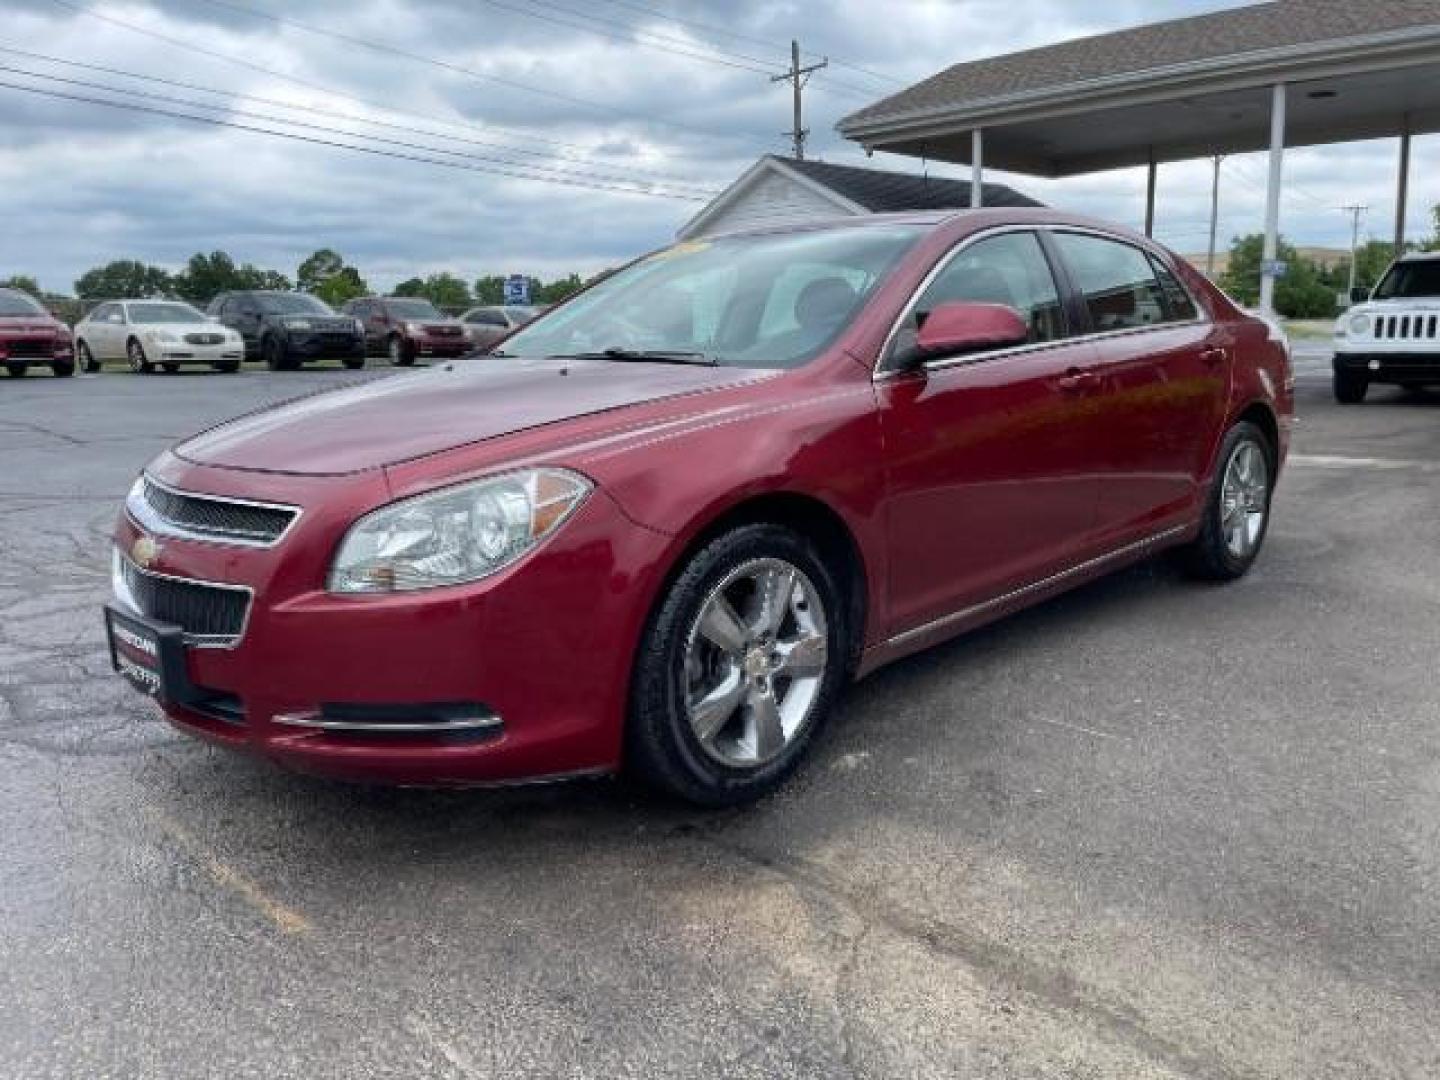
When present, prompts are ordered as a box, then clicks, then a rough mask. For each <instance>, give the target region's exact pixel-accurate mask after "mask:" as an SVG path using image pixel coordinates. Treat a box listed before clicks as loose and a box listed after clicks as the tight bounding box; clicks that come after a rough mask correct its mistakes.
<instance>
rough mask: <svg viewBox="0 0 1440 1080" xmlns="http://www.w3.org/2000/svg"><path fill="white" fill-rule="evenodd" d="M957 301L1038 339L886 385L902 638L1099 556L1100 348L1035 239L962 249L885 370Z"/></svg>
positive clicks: (890, 526) (890, 511)
mask: <svg viewBox="0 0 1440 1080" xmlns="http://www.w3.org/2000/svg"><path fill="white" fill-rule="evenodd" d="M954 300H976V301H985V302H990V303H1002V304H1007V305H1009V306H1010V307H1013V308H1015V309H1016V310H1017V311H1018V312H1019V313H1020V314H1021V316H1022V317H1023V318H1024V319H1025V320H1026V322H1027V323H1028V325H1029V327H1030V342H1029V343H1028V344H1026V345H1024V346H1020V347H1015V348H1007V349H1000V350H994V351H990V352H984V353H977V354H972V355H968V356H963V357H959V358H955V359H949V360H943V361H938V362H932V363H930V364H928V365H926V366H924V367H923V368H920V369H918V370H906V371H889V372H886V371H884V370H883V369H882V371H881V373H880V374H879V375H878V376H877V381H876V391H877V396H878V405H879V408H880V414H881V423H882V427H883V432H884V440H885V442H884V447H885V450H884V452H885V467H886V473H887V478H888V507H887V515H886V516H887V532H888V538H889V548H890V610H891V616H892V618H891V632H892V634H900V633H904V632H906V631H909V630H914V629H916V628H919V627H922V626H924V625H926V624H928V623H930V622H933V621H936V620H942V619H946V618H947V617H949V616H954V615H957V614H959V613H963V612H965V611H966V610H968V609H970V608H972V607H974V606H976V605H985V604H986V603H987V602H989V601H992V600H994V599H996V598H997V597H1000V596H1003V595H1004V594H1005V593H1007V592H1008V591H1011V590H1013V589H1016V588H1019V587H1022V586H1024V585H1028V584H1031V583H1033V582H1036V581H1039V580H1041V579H1043V578H1045V577H1047V576H1048V575H1050V574H1053V573H1055V572H1057V571H1058V570H1061V569H1063V568H1066V567H1068V566H1070V565H1073V564H1074V563H1076V562H1079V561H1082V560H1083V559H1084V558H1085V557H1086V555H1087V554H1089V553H1090V552H1091V550H1092V548H1093V534H1094V531H1095V526H1096V512H1095V500H1096V488H1095V474H1096V471H1097V469H1098V467H1099V462H1098V460H1097V456H1098V454H1099V453H1100V452H1101V448H1102V447H1103V445H1104V438H1103V435H1104V433H1103V431H1102V430H1101V427H1102V423H1101V421H1100V419H1099V418H1098V416H1097V414H1096V411H1095V405H1096V394H1097V392H1098V384H1097V381H1096V377H1095V376H1094V374H1093V372H1092V368H1093V366H1094V362H1095V353H1094V347H1093V346H1092V345H1091V344H1090V343H1089V342H1086V341H1083V340H1078V339H1076V338H1075V337H1074V336H1073V333H1072V331H1073V327H1072V325H1071V319H1070V316H1069V315H1068V313H1067V311H1066V305H1065V304H1064V303H1063V302H1062V300H1061V290H1060V288H1059V286H1058V285H1057V279H1056V277H1055V274H1054V272H1053V269H1052V266H1051V264H1050V261H1049V259H1048V258H1047V255H1046V253H1045V251H1044V249H1043V248H1042V246H1041V244H1040V241H1039V239H1038V237H1037V236H1036V235H1035V233H1033V232H1032V231H1029V230H1013V231H1007V232H1002V233H999V234H993V235H988V236H984V237H982V238H980V239H977V240H972V241H968V242H964V243H962V245H961V246H960V248H959V249H958V250H957V251H956V252H954V253H952V255H951V256H950V257H949V261H948V262H947V263H944V264H942V267H941V268H940V269H939V271H938V272H937V273H936V274H935V275H934V276H933V277H932V279H931V280H930V282H929V283H928V284H927V285H926V286H924V287H923V288H922V290H921V293H920V295H919V297H918V298H917V300H916V301H915V302H914V305H913V307H912V309H911V311H910V313H909V314H907V315H906V317H905V318H904V319H903V320H902V322H901V324H900V328H899V330H898V332H897V334H896V335H895V341H894V342H893V343H892V345H891V354H890V356H889V357H887V358H886V360H885V363H886V364H890V363H893V361H894V357H895V354H896V353H898V352H899V351H900V350H902V349H903V348H904V346H905V344H906V339H907V336H909V337H912V338H913V334H914V332H915V331H916V329H917V328H918V326H919V325H920V324H921V323H923V320H924V318H925V316H926V315H927V314H928V313H929V312H930V311H931V310H932V309H933V308H934V307H935V306H936V305H937V304H940V303H944V302H946V301H954Z"/></svg>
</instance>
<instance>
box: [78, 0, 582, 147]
mask: <svg viewBox="0 0 1440 1080" xmlns="http://www.w3.org/2000/svg"><path fill="white" fill-rule="evenodd" d="M50 2H51V3H52V4H56V5H58V6H60V7H63V8H67V9H69V10H71V11H74V12H75V13H76V14H79V15H85V16H88V17H90V18H92V19H97V20H99V21H100V22H104V23H109V24H110V25H111V26H118V27H120V28H122V29H124V30H128V31H130V32H131V33H135V34H141V35H143V36H145V37H149V38H154V39H155V40H156V41H163V42H165V43H166V44H167V45H174V46H176V47H177V48H180V49H183V50H185V51H187V52H191V53H195V54H197V55H200V56H208V57H211V58H212V59H215V60H221V61H224V62H225V63H227V64H233V65H235V66H237V67H242V68H246V69H247V70H250V71H255V72H259V73H260V74H262V75H267V76H269V77H270V78H273V79H279V80H281V81H282V82H288V83H290V84H292V85H294V86H303V87H304V88H305V89H307V90H314V91H316V92H318V93H322V94H328V95H330V96H331V97H336V98H340V99H342V100H346V101H353V102H356V103H357V104H360V105H364V106H365V107H366V108H371V109H380V110H382V111H384V112H388V113H390V114H392V115H394V116H409V117H412V118H415V119H420V120H428V121H430V122H433V123H441V124H449V125H451V126H462V127H466V128H470V129H472V130H475V131H486V130H490V129H494V130H497V131H514V130H515V129H511V128H504V127H502V126H500V125H496V124H490V125H486V126H485V127H480V126H478V125H475V124H469V123H464V124H458V125H456V122H454V121H446V120H441V119H438V118H436V117H431V116H426V115H425V114H423V113H415V112H409V111H407V110H404V109H397V108H395V107H394V106H390V105H385V104H381V103H380V102H376V101H371V100H369V99H367V98H362V97H358V96H356V95H355V94H351V93H347V92H345V91H343V90H336V89H335V88H334V87H331V86H327V85H325V84H324V83H317V82H314V81H312V80H309V79H303V78H301V77H300V76H298V75H291V74H289V73H287V72H284V71H277V70H275V69H274V68H268V67H266V66H264V65H263V64H257V63H255V62H254V61H251V60H246V59H244V58H243V57H239V56H231V55H230V54H229V53H223V52H219V51H218V50H215V49H207V48H205V47H204V46H201V45H196V44H194V43H193V42H190V41H186V40H185V39H183V38H177V37H171V36H170V35H168V34H162V33H161V32H160V31H158V30H151V29H150V28H149V27H146V26H138V25H136V24H135V23H130V22H126V21H125V20H124V19H117V18H115V17H114V16H112V15H104V14H102V13H100V12H98V11H95V10H93V9H90V8H86V7H82V6H81V5H79V4H75V3H71V2H70V0H50ZM522 137H524V138H526V139H528V140H530V141H532V142H537V143H543V144H545V145H549V146H558V147H565V148H569V149H574V150H582V151H585V152H587V153H588V152H589V148H588V147H583V146H580V145H578V144H576V143H567V142H562V141H560V140H558V139H550V138H545V137H544V136H540V135H531V134H529V133H525V134H523V136H522Z"/></svg>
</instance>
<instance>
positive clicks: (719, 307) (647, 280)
mask: <svg viewBox="0 0 1440 1080" xmlns="http://www.w3.org/2000/svg"><path fill="white" fill-rule="evenodd" d="M924 231H925V230H924V229H923V228H920V227H916V226H908V225H889V224H887V225H879V224H876V225H852V226H847V227H842V228H833V229H816V230H812V231H806V232H790V233H767V234H762V235H754V236H732V237H722V238H719V239H716V240H697V241H689V242H686V243H682V244H677V245H676V246H674V247H672V248H667V249H666V250H664V251H661V252H658V253H656V254H654V255H651V256H649V257H648V258H645V259H641V260H640V261H639V262H637V263H634V264H633V265H631V266H629V267H627V268H626V269H624V270H621V271H619V272H618V273H616V274H613V275H611V276H610V277H608V278H606V279H605V280H604V281H601V282H600V283H599V284H597V285H595V286H594V287H593V288H591V289H589V290H588V291H586V292H584V293H581V294H580V295H579V296H577V297H576V298H575V299H574V300H572V301H570V302H569V303H567V304H566V305H565V306H564V307H562V308H560V309H558V310H557V311H555V312H553V313H551V314H549V315H546V316H545V318H543V319H541V320H540V321H538V322H534V323H531V324H530V325H529V326H528V327H527V328H526V329H524V330H521V331H520V332H519V333H517V334H515V335H514V336H512V337H510V338H507V339H506V341H505V346H504V354H505V355H510V356H573V355H577V354H584V355H592V354H603V353H605V352H606V351H607V350H609V351H615V350H620V351H630V352H640V353H685V354H699V355H700V356H703V357H705V358H707V359H708V360H710V361H713V362H714V363H716V364H721V365H724V366H727V367H751V368H794V367H799V366H800V365H802V364H804V363H806V362H807V361H809V360H811V359H812V358H813V357H815V356H817V355H818V354H819V353H820V351H821V350H822V349H824V348H825V347H826V346H827V345H829V344H830V342H832V341H834V340H835V339H836V337H838V336H839V334H840V332H841V331H842V330H844V329H845V327H847V326H848V325H850V323H851V321H852V320H853V319H854V318H855V316H856V315H858V314H859V313H860V309H861V308H862V307H863V306H864V304H865V301H866V300H867V299H868V298H869V296H870V294H871V293H872V292H873V291H874V290H875V287H876V286H877V285H878V284H879V283H880V282H881V281H882V280H884V278H885V277H886V275H888V274H889V273H890V271H891V270H892V269H893V268H894V267H895V265H896V263H898V262H899V261H900V258H901V256H903V255H904V254H905V252H906V251H908V250H909V249H910V248H911V246H912V245H913V244H914V243H915V241H916V240H917V239H919V237H920V236H921V235H922V233H923V232H924Z"/></svg>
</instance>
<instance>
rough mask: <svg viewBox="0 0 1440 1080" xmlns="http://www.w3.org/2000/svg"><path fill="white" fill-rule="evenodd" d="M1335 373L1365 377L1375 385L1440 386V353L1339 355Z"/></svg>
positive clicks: (1357, 353)
mask: <svg viewBox="0 0 1440 1080" xmlns="http://www.w3.org/2000/svg"><path fill="white" fill-rule="evenodd" d="M1334 366H1335V371H1336V372H1343V373H1345V374H1353V375H1363V376H1364V377H1365V378H1366V379H1367V380H1368V381H1370V382H1374V383H1440V350H1437V351H1436V352H1431V353H1423V352H1398V351H1397V352H1391V351H1375V352H1337V353H1336V354H1335V360H1334Z"/></svg>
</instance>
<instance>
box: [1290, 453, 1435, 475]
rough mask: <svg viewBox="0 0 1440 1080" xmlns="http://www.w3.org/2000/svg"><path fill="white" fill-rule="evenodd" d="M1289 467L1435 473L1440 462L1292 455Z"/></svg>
mask: <svg viewBox="0 0 1440 1080" xmlns="http://www.w3.org/2000/svg"><path fill="white" fill-rule="evenodd" d="M1285 463H1286V464H1287V465H1298V466H1300V467H1301V468H1306V467H1308V468H1313V469H1419V470H1421V471H1422V472H1435V471H1436V470H1437V469H1440V462H1434V461H1417V460H1415V459H1413V458H1377V457H1344V456H1341V455H1338V454H1291V455H1290V456H1289V457H1287V458H1286V459H1285Z"/></svg>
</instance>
